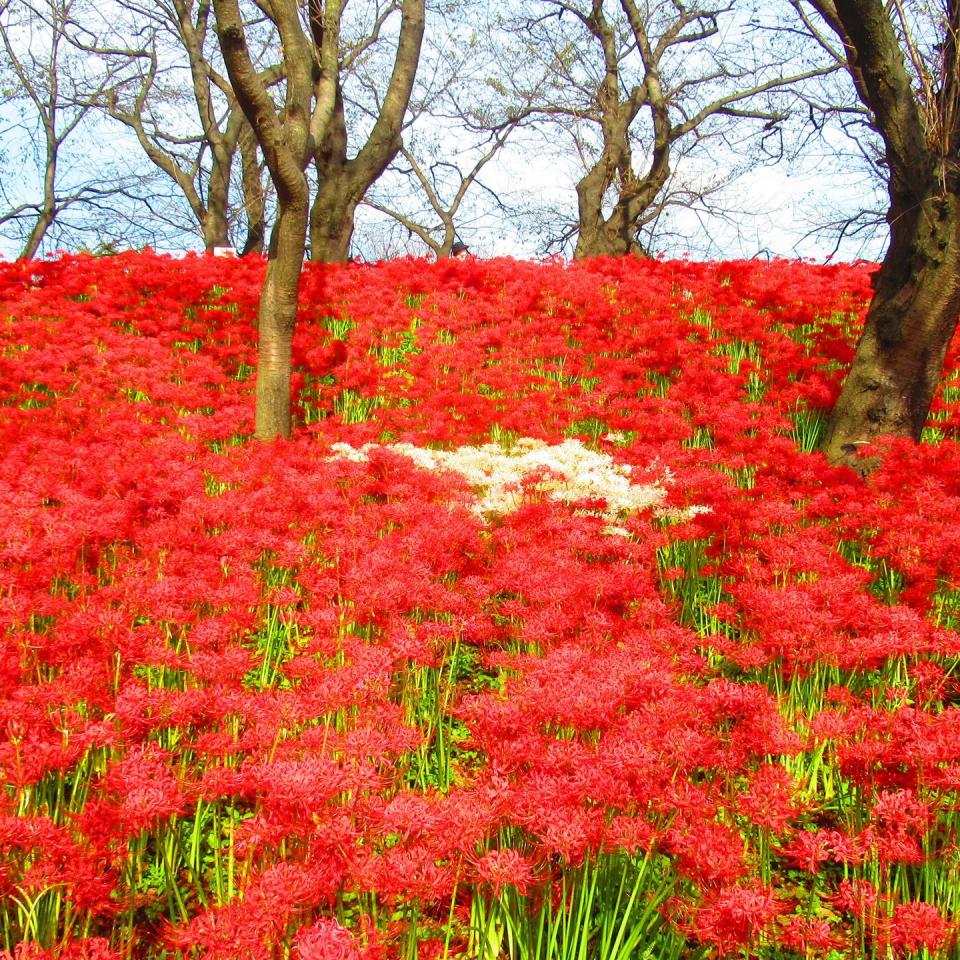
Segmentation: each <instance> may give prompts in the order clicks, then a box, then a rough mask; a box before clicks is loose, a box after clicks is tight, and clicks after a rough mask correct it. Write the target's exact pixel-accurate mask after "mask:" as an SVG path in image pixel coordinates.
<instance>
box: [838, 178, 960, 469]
mask: <svg viewBox="0 0 960 960" xmlns="http://www.w3.org/2000/svg"><path fill="white" fill-rule="evenodd" d="M894 216H895V219H894V223H895V227H894V231H893V233H894V239H893V242H892V243H891V245H890V249H889V251H888V252H887V255H886V257H885V258H884V261H883V264H882V266H881V268H880V270H879V272H878V273H877V275H876V276H875V277H874V289H875V292H874V297H873V301H872V302H871V304H870V308H869V310H868V312H867V318H866V322H865V326H864V331H863V334H862V336H861V339H860V342H859V344H858V345H857V351H856V354H855V357H854V361H853V365H852V366H851V368H850V372H849V374H848V375H847V379H846V380H845V382H844V385H843V390H842V392H841V394H840V398H839V400H838V401H837V404H836V406H835V407H834V410H833V414H832V416H831V419H830V425H829V428H828V432H827V436H826V438H825V440H824V445H823V450H824V452H825V453H826V455H827V456H828V457H829V458H830V459H831V460H834V461H836V462H843V463H847V464H848V465H850V466H853V467H854V468H855V469H860V470H861V471H862V470H863V469H865V468H866V467H867V466H868V465H869V458H867V459H866V460H864V459H863V458H862V457H858V456H857V452H858V451H860V452H861V453H867V452H868V451H869V446H868V445H869V443H870V441H871V440H873V439H874V438H875V437H878V436H880V435H882V434H894V435H896V436H909V437H912V438H913V439H914V440H919V439H920V435H921V433H922V431H923V426H924V423H925V422H926V419H927V413H928V411H929V409H930V403H931V401H932V400H933V395H934V393H935V392H936V389H937V384H938V382H939V379H940V375H941V372H942V369H943V361H944V357H945V355H946V351H947V347H948V346H949V343H950V339H951V337H952V336H953V333H954V331H955V329H956V327H957V320H958V317H960V198H958V197H957V196H956V195H955V194H951V193H947V194H946V195H940V196H936V195H931V196H929V197H928V198H927V199H926V200H925V201H924V202H923V203H922V204H921V205H920V206H919V207H915V208H914V209H913V210H912V211H902V212H898V211H894Z"/></svg>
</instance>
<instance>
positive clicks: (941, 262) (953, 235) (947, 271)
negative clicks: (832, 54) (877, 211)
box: [795, 0, 960, 467]
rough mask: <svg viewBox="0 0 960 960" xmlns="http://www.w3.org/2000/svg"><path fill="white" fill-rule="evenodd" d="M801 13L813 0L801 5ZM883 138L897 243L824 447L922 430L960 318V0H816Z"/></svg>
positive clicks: (851, 453)
mask: <svg viewBox="0 0 960 960" xmlns="http://www.w3.org/2000/svg"><path fill="white" fill-rule="evenodd" d="M795 6H797V8H798V9H799V10H800V11H801V13H803V12H804V5H803V4H800V3H797V4H795ZM809 7H811V8H813V9H814V10H815V11H816V12H817V13H818V14H819V17H820V18H821V19H820V21H819V22H818V23H817V24H813V23H811V22H810V20H809V19H808V20H807V24H808V26H809V27H810V28H811V29H812V30H814V31H816V30H819V29H821V28H824V29H828V30H829V31H831V32H832V35H833V37H835V38H836V40H837V41H838V42H839V43H840V44H841V45H842V53H843V57H844V59H845V61H846V63H847V64H848V70H849V72H850V76H851V78H852V80H853V83H854V86H855V87H856V90H857V94H858V96H859V97H860V100H861V101H862V103H863V105H864V106H865V107H867V109H868V110H869V113H870V117H871V122H872V125H873V127H874V129H875V130H876V132H877V134H878V135H879V137H880V139H881V141H882V144H883V161H884V165H885V168H886V173H887V189H888V194H889V210H888V213H887V222H888V223H889V227H890V243H889V246H888V248H887V252H886V255H885V257H884V259H883V263H882V264H881V267H880V269H879V271H878V272H877V273H876V274H875V275H874V278H873V286H874V296H873V300H872V301H871V304H870V308H869V310H868V312H867V317H866V323H865V327H864V331H863V334H862V336H861V338H860V341H859V343H858V345H857V350H856V355H855V357H854V361H853V365H852V367H851V368H850V371H849V373H848V375H847V378H846V380H845V381H844V385H843V390H842V392H841V394H840V397H839V399H838V401H837V404H836V406H835V407H834V410H833V414H832V416H831V420H830V426H829V430H828V433H827V437H826V440H825V445H824V450H825V452H826V453H827V455H828V456H829V457H830V458H831V459H833V460H836V461H842V462H847V463H850V464H851V465H853V466H861V467H862V464H863V461H862V460H860V459H859V458H858V457H857V456H856V453H857V451H858V449H859V448H860V447H862V446H864V445H866V444H869V442H870V441H871V440H873V439H874V438H875V437H877V436H880V435H882V434H894V435H899V436H909V437H913V438H914V439H915V440H919V439H920V435H921V433H922V431H923V426H924V423H925V421H926V418H927V414H928V412H929V409H930V403H931V401H932V398H933V394H934V392H935V390H936V387H937V384H938V382H939V379H940V375H941V372H942V369H943V361H944V356H945V354H946V350H947V346H948V344H949V342H950V338H951V337H952V335H953V333H954V331H955V329H956V326H957V320H958V317H960V60H958V55H957V46H958V39H960V3H958V2H957V0H940V2H938V3H935V4H930V3H921V2H917V3H910V2H908V0H889V2H885V0H809Z"/></svg>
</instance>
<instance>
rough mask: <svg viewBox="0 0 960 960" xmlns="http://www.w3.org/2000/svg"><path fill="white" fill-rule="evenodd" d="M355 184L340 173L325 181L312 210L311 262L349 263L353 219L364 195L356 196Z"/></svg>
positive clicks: (361, 192)
mask: <svg viewBox="0 0 960 960" xmlns="http://www.w3.org/2000/svg"><path fill="white" fill-rule="evenodd" d="M353 187H354V185H353V184H351V183H350V182H349V178H348V177H347V175H346V174H345V173H344V172H342V171H341V173H340V176H338V177H335V178H334V177H331V178H329V179H327V180H325V181H324V182H323V183H322V184H321V185H320V189H319V190H318V191H317V195H316V197H315V198H314V201H313V206H312V208H311V210H310V259H311V260H315V261H317V262H318V263H346V261H347V260H349V259H350V241H351V240H352V239H353V217H354V213H355V212H356V209H357V204H358V203H359V202H360V198H361V197H362V196H363V189H365V188H361V191H360V195H359V196H354V195H353Z"/></svg>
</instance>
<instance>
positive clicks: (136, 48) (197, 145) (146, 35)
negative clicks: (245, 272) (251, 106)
mask: <svg viewBox="0 0 960 960" xmlns="http://www.w3.org/2000/svg"><path fill="white" fill-rule="evenodd" d="M116 9H117V12H118V14H119V13H122V14H123V15H124V16H125V18H126V21H127V22H126V23H125V24H122V26H124V27H126V30H125V31H123V32H120V31H118V33H117V36H116V38H115V40H114V45H113V46H112V47H107V46H104V45H102V44H97V43H90V42H88V41H87V40H86V38H85V37H83V35H82V34H81V35H79V36H77V37H76V38H75V42H76V43H77V45H78V46H81V47H82V48H83V49H85V50H87V51H88V52H89V53H91V54H93V55H95V56H98V57H99V58H101V59H105V60H106V61H107V62H111V61H112V60H114V59H115V58H117V57H120V58H123V59H125V60H127V61H130V62H132V63H134V64H135V65H136V69H135V70H133V71H129V72H128V73H127V74H126V75H125V76H124V77H123V78H122V79H121V80H120V81H118V82H117V83H114V84H112V85H111V86H110V87H109V88H108V89H106V90H105V91H104V92H103V95H102V96H101V97H100V98H99V99H98V101H97V104H98V106H99V107H101V108H102V109H103V110H104V111H105V112H106V113H107V114H108V115H109V116H110V117H112V118H113V119H114V120H118V121H120V122H121V123H123V124H124V125H125V126H126V127H128V128H129V129H130V130H131V131H132V132H133V134H134V136H135V137H136V139H137V142H138V143H139V145H140V147H141V148H142V150H143V152H144V155H145V156H146V157H147V158H148V159H149V160H150V162H151V163H152V164H153V165H154V166H155V168H156V169H157V170H158V171H160V172H161V173H162V174H163V175H164V176H165V177H167V178H168V179H169V180H170V182H171V183H172V184H173V185H174V186H175V187H176V190H177V192H178V194H179V195H180V196H181V197H182V198H183V200H185V201H186V204H187V208H188V209H189V211H190V215H191V217H192V220H193V223H194V224H195V227H196V228H197V229H199V232H200V235H201V237H202V240H203V244H204V246H205V247H206V248H207V249H208V250H209V249H212V248H213V247H217V246H227V245H229V243H230V235H231V232H232V230H233V228H234V227H235V226H236V224H237V223H238V222H244V223H246V228H247V230H246V239H245V242H244V243H243V244H242V246H243V248H244V250H245V251H259V250H261V249H262V246H263V238H264V233H265V225H264V216H265V207H264V191H263V185H262V178H261V176H260V172H261V171H260V163H259V158H258V156H257V149H256V138H255V137H254V136H253V132H252V131H251V130H250V129H249V125H248V123H247V121H246V118H245V117H244V114H243V111H242V110H241V109H240V107H239V106H238V105H237V100H236V97H235V96H234V93H233V90H232V88H231V86H230V83H229V81H228V79H227V77H226V76H225V74H224V72H223V69H222V67H221V66H220V65H219V57H218V53H219V51H218V48H217V44H216V38H215V37H214V35H213V29H212V24H211V12H212V11H211V3H210V0H161V2H156V3H153V2H151V3H142V2H140V0H118V4H117V8H116ZM124 33H126V34H127V35H130V36H132V37H133V39H134V42H133V43H124V36H123V34H124ZM261 46H262V47H265V48H269V37H268V38H265V39H264V40H263V41H261ZM261 59H262V58H261V57H257V60H258V62H259V61H260V60H261ZM261 73H262V78H263V82H264V83H265V85H266V86H268V87H270V86H272V85H273V84H275V83H277V82H278V81H279V79H280V77H281V70H280V68H279V67H278V66H277V65H276V64H273V65H271V64H267V65H266V66H262V67H261ZM184 75H186V76H187V77H188V78H189V82H188V83H187V84H186V85H184V82H183V79H182V78H183V77H184ZM191 116H192V117H193V120H192V122H191V119H190V118H191ZM238 153H239V156H240V160H241V168H242V174H241V177H240V178H239V183H235V180H236V179H237V178H235V177H234V169H235V161H236V158H237V156H238ZM237 187H239V189H240V190H242V195H243V202H242V203H240V204H237V203H235V202H232V201H231V190H232V189H236V188H237ZM238 245H241V244H238Z"/></svg>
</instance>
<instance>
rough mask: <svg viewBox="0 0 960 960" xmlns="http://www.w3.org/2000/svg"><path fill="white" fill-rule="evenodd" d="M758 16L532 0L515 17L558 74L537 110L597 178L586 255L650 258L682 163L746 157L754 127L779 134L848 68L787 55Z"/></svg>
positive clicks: (670, 0)
mask: <svg viewBox="0 0 960 960" xmlns="http://www.w3.org/2000/svg"><path fill="white" fill-rule="evenodd" d="M749 13H750V11H749V10H748V9H746V8H742V7H737V8H736V9H735V8H734V6H733V5H732V4H728V5H722V6H721V5H706V4H701V3H694V4H686V3H680V2H677V0H655V2H649V3H644V4H641V3H638V2H636V0H530V2H529V4H528V12H527V13H526V14H525V16H524V17H523V19H522V21H521V22H520V23H517V22H516V21H514V24H515V26H516V27H517V28H518V31H519V32H518V36H519V37H520V38H521V42H522V43H523V45H524V49H525V50H526V51H528V52H531V53H532V55H533V56H539V57H541V58H546V60H545V61H544V62H546V63H547V65H548V66H549V68H550V71H551V73H552V84H551V89H550V90H548V91H545V95H544V96H542V97H541V102H540V104H539V105H538V106H537V107H535V108H533V109H534V110H535V111H536V112H537V114H538V115H539V116H540V118H541V119H542V120H543V121H544V122H549V123H550V124H552V125H553V126H554V127H555V128H557V129H559V130H561V131H563V132H564V133H565V134H566V135H567V136H568V137H569V138H570V140H571V142H572V143H573V145H574V149H575V151H576V152H577V154H578V155H579V157H580V159H581V162H582V164H583V167H584V168H585V170H586V172H585V173H584V174H583V175H582V176H581V177H580V179H579V181H578V183H577V185H576V192H577V223H576V228H577V243H576V249H575V255H576V256H578V257H584V256H590V255H596V254H614V255H616V254H624V253H643V252H644V247H643V245H642V244H641V242H640V239H639V234H640V232H641V231H642V230H643V229H644V227H646V228H647V229H648V230H649V228H650V225H651V224H652V223H653V222H655V220H656V214H655V213H654V215H653V216H651V212H653V211H656V210H657V208H658V204H659V202H660V200H661V198H662V196H663V193H664V191H665V190H667V189H668V187H669V185H670V184H671V175H672V173H673V169H674V163H675V161H676V159H677V157H678V156H680V155H682V154H693V153H694V152H695V151H696V150H700V152H701V153H702V154H704V155H709V154H710V153H711V152H713V151H716V152H717V153H720V154H721V155H723V154H725V156H724V161H722V162H728V160H727V158H729V157H732V156H737V157H739V158H741V159H742V157H743V143H742V141H743V139H744V132H745V130H746V129H747V126H748V125H749V128H750V129H752V130H753V131H754V132H757V133H759V134H760V135H762V134H763V133H765V132H769V131H770V130H772V129H773V128H775V127H776V126H777V125H778V124H780V123H781V122H782V121H783V120H784V119H785V117H786V115H787V112H788V109H789V103H788V101H789V99H790V97H791V96H792V93H791V91H793V90H794V88H795V87H796V85H797V84H799V83H801V82H803V81H806V80H811V79H813V78H816V77H820V76H823V75H825V74H827V73H829V72H831V71H834V70H836V69H837V65H836V63H835V62H833V61H831V60H830V59H829V58H824V57H820V58H819V59H818V61H817V62H815V63H813V64H811V65H805V64H803V63H802V62H801V63H800V65H797V64H798V59H799V58H798V54H797V50H796V49H795V48H796V44H794V45H793V48H794V49H784V52H783V55H782V56H781V55H780V54H779V52H778V50H777V49H776V48H775V47H774V46H773V45H772V44H770V43H765V42H761V39H762V38H761V36H760V27H759V26H758V25H757V24H756V23H751V21H750V17H749ZM811 50H812V47H811ZM515 86H516V84H515ZM518 89H519V87H518ZM716 165H717V166H719V165H721V164H716Z"/></svg>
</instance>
